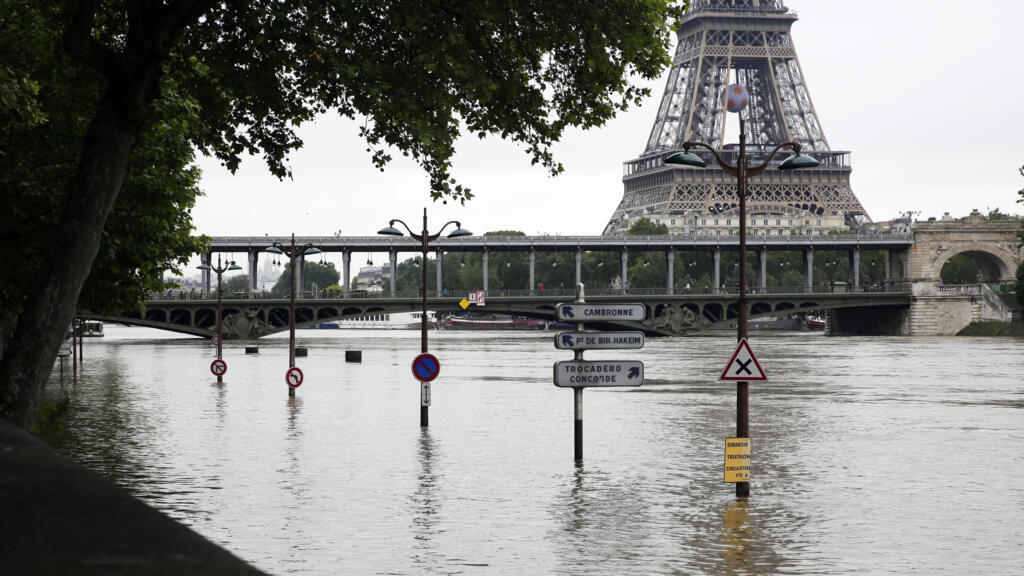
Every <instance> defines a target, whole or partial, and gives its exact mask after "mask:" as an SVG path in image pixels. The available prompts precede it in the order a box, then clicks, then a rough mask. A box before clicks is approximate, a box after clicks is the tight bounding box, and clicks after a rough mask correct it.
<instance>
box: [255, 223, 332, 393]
mask: <svg viewBox="0 0 1024 576" xmlns="http://www.w3.org/2000/svg"><path fill="white" fill-rule="evenodd" d="M264 251H265V252H270V253H271V254H283V255H285V256H287V257H288V261H289V263H290V267H291V275H292V278H291V280H292V286H291V292H290V293H289V295H288V306H289V308H288V370H289V372H291V369H292V368H294V367H295V260H296V258H298V257H299V256H307V255H310V254H319V253H320V249H319V248H316V247H315V246H313V245H312V244H309V243H306V244H303V245H302V246H295V234H294V233H293V234H292V243H291V245H290V246H285V245H283V244H281V243H280V242H274V245H273V246H271V247H269V248H266V249H265V250H264ZM299 383H301V380H300V381H299ZM288 395H289V396H295V387H294V386H288Z"/></svg>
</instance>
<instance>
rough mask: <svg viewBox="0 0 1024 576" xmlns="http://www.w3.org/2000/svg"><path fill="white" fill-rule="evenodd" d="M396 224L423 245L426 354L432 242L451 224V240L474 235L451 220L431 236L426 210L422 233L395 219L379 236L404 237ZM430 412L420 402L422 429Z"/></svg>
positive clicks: (422, 327)
mask: <svg viewBox="0 0 1024 576" xmlns="http://www.w3.org/2000/svg"><path fill="white" fill-rule="evenodd" d="M396 222H397V223H399V224H401V225H402V227H403V228H405V230H406V232H408V233H409V236H410V237H412V238H413V239H414V240H417V241H419V242H420V245H421V250H420V252H421V253H422V254H423V260H422V262H421V264H422V267H423V285H422V296H423V317H422V318H420V353H422V354H426V353H427V351H428V350H427V330H428V328H429V327H428V325H427V251H428V250H429V244H430V243H431V242H433V241H434V240H437V239H438V238H440V237H441V233H442V232H444V229H445V228H447V227H448V225H449V224H455V230H453V231H452V232H451V233H450V234H448V237H449V238H458V237H460V236H471V235H472V234H473V233H472V232H470V231H469V230H465V229H463V228H462V224H461V223H459V221H457V220H449V221H448V222H445V223H444V226H441V229H440V230H438V231H437V233H436V234H431V233H430V232H429V231H428V230H427V209H426V208H424V209H423V231H422V232H421V233H419V234H417V233H415V232H413V231H412V229H411V228H409V225H408V224H406V223H405V222H403V221H401V220H398V219H394V220H391V221H390V222H388V226H387V228H381V229H380V230H379V231H377V234H383V235H385V236H404V234H402V231H401V230H399V229H398V228H395V223H396ZM391 273H392V274H394V273H395V270H392V271H391ZM429 410H430V407H429V406H427V403H426V402H425V401H421V402H420V426H422V427H426V426H427V425H428V424H429Z"/></svg>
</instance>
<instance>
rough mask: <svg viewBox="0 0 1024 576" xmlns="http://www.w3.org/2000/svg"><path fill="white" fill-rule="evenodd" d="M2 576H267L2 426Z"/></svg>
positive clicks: (37, 442) (13, 428)
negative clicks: (68, 575)
mask: <svg viewBox="0 0 1024 576" xmlns="http://www.w3.org/2000/svg"><path fill="white" fill-rule="evenodd" d="M0 515H2V516H3V518H4V521H3V522H2V523H0V524H2V528H0V541H2V542H3V543H4V550H5V552H4V554H2V555H0V574H22V575H25V574H133V575H139V574H141V575H163V574H168V575H171V574H174V575H178V574H199V575H203V574H210V575H213V574H263V573H262V572H260V571H259V570H257V569H255V568H253V567H252V566H250V565H248V564H246V563H245V562H243V561H242V560H240V559H239V558H237V557H235V556H234V555H232V554H231V553H230V552H228V551H226V550H224V549H223V548H221V547H219V546H217V545H215V544H213V543H212V542H210V541H209V540H207V539H205V538H203V537H202V536H200V535H199V534H197V533H196V532H193V531H192V530H190V529H189V528H187V527H185V526H184V525H182V524H179V523H178V522H175V521H174V520H171V519H170V518H168V517H167V516H165V515H164V514H162V513H160V512H158V511H156V510H154V509H153V508H150V507H149V506H147V505H146V504H143V503H142V502H141V501H139V500H137V499H135V498H134V497H132V496H131V495H129V494H128V493H127V492H125V491H124V490H122V489H121V488H118V487H117V486H115V485H114V484H113V483H112V482H110V481H109V480H107V479H105V478H103V477H101V476H99V475H97V474H95V473H94V472H91V471H89V470H87V469H85V468H83V467H82V466H80V465H78V464H76V463H75V462H73V461H71V460H69V459H67V458H64V457H63V456H60V455H59V454H57V453H56V452H54V451H53V449H51V448H50V447H49V446H47V445H46V444H44V443H43V442H42V441H40V440H38V439H37V438H34V437H33V436H31V435H30V434H28V433H27V432H25V431H24V430H21V429H20V428H18V427H16V426H14V425H13V424H11V423H9V422H7V421H6V420H2V419H0Z"/></svg>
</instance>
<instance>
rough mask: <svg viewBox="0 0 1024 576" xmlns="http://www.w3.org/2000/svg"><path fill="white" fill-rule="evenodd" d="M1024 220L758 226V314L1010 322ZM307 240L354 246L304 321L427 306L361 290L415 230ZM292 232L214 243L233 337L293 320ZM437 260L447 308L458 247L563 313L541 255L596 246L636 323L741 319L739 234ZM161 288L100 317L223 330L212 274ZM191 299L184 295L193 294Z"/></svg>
mask: <svg viewBox="0 0 1024 576" xmlns="http://www.w3.org/2000/svg"><path fill="white" fill-rule="evenodd" d="M1019 226H1020V223H1019V222H1017V221H988V220H987V219H985V218H984V217H983V216H981V214H979V213H978V212H977V211H974V212H973V213H972V214H971V215H970V216H968V217H966V218H962V219H955V220H954V219H952V218H948V217H947V218H943V219H942V220H937V221H927V222H917V223H915V225H914V229H913V231H912V232H906V233H889V234H828V235H788V236H770V235H753V236H750V237H748V241H747V246H748V249H749V250H750V251H752V252H755V253H756V255H757V258H756V260H755V262H756V263H757V271H758V273H757V279H756V282H757V286H759V287H761V290H760V291H758V292H757V293H756V294H752V295H751V313H752V317H757V316H767V315H780V314H790V313H799V312H807V311H819V310H826V311H828V313H827V315H828V317H829V320H830V322H829V324H830V326H829V329H830V331H831V332H832V333H860V334H911V335H918V334H952V333H956V332H957V331H958V330H960V329H961V328H963V327H964V326H966V325H967V324H969V323H970V322H971V321H974V320H986V319H1009V318H1010V316H1011V313H1012V310H1011V308H1012V304H1011V303H1009V302H1008V300H1007V299H1006V298H1001V297H1000V295H997V294H994V293H993V292H992V290H990V289H989V288H988V287H987V286H986V284H988V283H1010V282H1012V280H1013V277H1014V273H1015V270H1016V268H1017V266H1018V265H1019V264H1020V262H1021V261H1022V258H1021V246H1019V245H1018V243H1017V237H1016V232H1017V230H1018V227H1019ZM295 240H296V242H297V243H300V244H306V243H310V244H312V245H314V246H316V247H317V248H319V249H320V250H321V251H323V252H327V253H331V252H335V253H340V254H341V255H342V262H343V266H342V278H343V283H344V292H343V295H344V297H342V298H333V299H331V298H315V297H313V296H317V295H315V294H299V298H298V300H299V305H298V309H297V310H296V323H297V324H298V325H300V326H302V325H310V324H315V323H320V322H327V321H333V320H339V319H344V318H350V317H356V316H363V315H366V314H375V313H388V312H398V311H415V310H420V307H421V306H422V302H421V300H420V295H419V294H418V293H415V294H403V293H400V292H399V291H398V290H397V287H396V278H395V275H394V274H392V275H391V278H390V287H389V289H387V290H385V292H384V293H382V294H378V295H374V296H372V297H370V296H369V295H359V294H353V293H352V291H351V286H350V285H349V282H350V279H351V277H352V270H351V257H352V254H353V253H357V252H358V253H364V252H365V253H369V254H375V253H384V254H387V255H388V257H389V260H390V263H391V270H396V269H397V261H398V255H399V253H401V252H407V253H408V252H412V253H420V252H421V250H422V247H421V245H420V244H419V243H418V242H416V241H415V240H412V239H411V238H406V237H391V236H330V237H308V236H307V237H298V238H296V239H295ZM290 241H291V239H290V238H284V237H268V236H263V237H258V236H256V237H219V238H213V239H212V241H211V243H210V250H209V252H207V253H206V254H203V255H202V259H203V261H204V262H207V263H208V262H210V259H211V254H212V253H213V252H228V253H245V254H246V255H247V260H248V266H249V280H250V289H249V293H248V294H246V295H245V299H244V301H242V300H233V299H230V298H229V300H228V301H227V305H226V306H225V309H224V324H225V329H226V332H227V334H229V336H230V337H236V338H256V337H260V336H263V335H266V334H271V333H274V332H277V331H279V330H283V329H286V328H287V326H288V314H289V312H288V310H289V308H288V305H287V301H286V300H285V299H284V298H283V296H282V295H280V294H276V295H275V294H268V293H262V292H260V291H259V290H257V286H256V278H257V270H258V268H259V262H260V260H259V259H260V257H261V256H263V257H264V258H267V257H270V256H271V255H270V254H264V251H265V250H266V248H268V247H270V246H272V245H273V243H275V242H279V243H282V244H286V243H289V242H290ZM429 248H430V250H431V255H433V257H434V261H435V263H434V265H435V266H436V286H435V287H434V289H433V290H430V291H429V292H428V297H429V307H430V309H431V310H435V311H437V312H439V313H445V312H448V311H453V312H454V311H459V310H460V309H459V308H458V302H459V300H461V298H462V295H457V296H456V295H452V296H448V293H447V291H446V290H445V289H444V279H443V275H442V262H443V259H444V258H445V256H446V255H452V254H458V253H466V252H474V253H479V254H480V256H481V262H482V267H483V270H482V272H483V273H482V277H481V279H480V287H481V288H482V289H483V290H484V292H485V293H486V297H487V311H489V312H495V313H502V312H503V313H511V314H519V315H523V316H532V317H537V318H548V319H551V318H553V309H554V306H555V304H556V303H558V302H565V301H568V300H569V299H571V298H572V294H570V293H569V291H566V293H560V292H558V291H555V290H550V289H549V290H547V291H543V292H542V291H541V290H540V289H539V286H537V285H536V283H535V267H536V255H537V253H538V252H555V253H565V254H567V255H571V256H572V258H573V260H574V261H575V282H576V283H579V282H582V281H584V274H583V272H584V271H583V268H582V263H583V255H584V253H586V252H617V253H618V254H619V260H620V264H621V271H620V273H619V278H620V280H621V281H620V282H619V287H618V288H617V289H615V290H594V289H593V287H588V290H587V294H588V299H591V298H593V299H594V301H595V302H616V301H626V300H628V301H640V302H643V303H644V304H645V305H646V306H648V308H649V310H648V311H649V313H650V314H649V318H648V320H647V321H646V322H645V323H644V325H643V326H632V328H639V329H643V330H645V331H647V332H648V333H652V334H684V333H687V332H691V331H693V330H699V329H703V328H711V327H715V326H718V325H721V324H727V323H728V322H729V321H730V320H734V319H735V316H736V315H735V306H736V304H735V301H736V296H735V293H733V294H732V295H730V294H728V293H725V292H722V291H720V290H718V289H717V288H716V287H721V285H722V284H721V279H722V273H721V262H722V254H723V252H726V251H736V250H738V238H737V237H736V236H728V235H725V236H718V235H715V236H712V235H707V234H691V235H667V236H546V235H545V236H469V237H460V238H440V239H438V240H436V241H435V242H433V243H431V244H430V247H429ZM826 250H829V251H836V250H838V251H845V252H846V253H847V254H848V257H847V262H846V265H847V266H848V268H849V270H848V275H847V277H848V278H849V279H850V280H851V282H850V283H849V286H844V287H837V288H839V291H833V289H832V288H830V287H828V286H820V285H819V286H815V283H814V277H813V275H814V256H815V252H820V251H826ZM868 250H871V251H882V252H883V253H884V255H885V264H884V267H885V278H884V280H883V281H882V282H879V283H878V284H873V285H872V286H870V287H868V286H864V285H862V283H861V281H860V278H861V274H860V270H861V252H862V251H868ZM770 251H789V252H792V251H796V252H799V253H801V254H802V261H803V266H802V271H803V279H804V282H803V284H802V285H800V286H790V287H785V288H779V287H775V288H772V289H771V290H770V291H768V290H766V289H765V288H764V287H765V286H767V284H768V283H767V281H766V279H767V265H766V263H767V255H768V253H769V252H770ZM511 252H525V253H527V254H528V255H529V275H528V280H527V283H526V285H525V286H521V287H510V288H517V289H515V290H498V291H495V290H493V289H491V287H490V286H488V261H489V255H490V254H493V253H499V254H504V253H511ZM638 252H641V253H650V252H662V253H663V254H664V258H665V264H666V266H665V271H666V273H665V284H664V287H663V288H661V289H656V290H644V291H637V290H630V288H629V286H630V284H629V277H628V273H629V270H628V263H629V258H630V254H631V253H638ZM690 252H692V253H694V254H696V253H697V252H702V253H709V254H711V255H712V262H713V268H712V282H711V289H710V290H708V291H707V293H697V292H696V291H690V292H687V293H679V292H680V290H679V288H677V287H676V286H675V270H674V263H675V262H676V259H677V258H676V255H677V254H679V253H690ZM957 254H966V255H968V256H970V257H971V258H973V259H974V260H975V261H976V262H978V263H979V267H980V274H981V277H979V278H978V281H979V283H978V284H977V285H972V286H957V287H949V286H941V281H940V279H939V273H940V271H941V270H942V266H943V265H944V264H945V263H946V262H947V261H948V260H949V259H950V258H952V257H953V256H955V255H957ZM295 273H296V276H297V280H298V285H299V286H301V285H302V283H301V276H302V258H301V257H300V258H299V259H298V260H297V262H296V271H295ZM170 296H171V294H165V295H159V296H154V297H153V298H151V299H150V300H149V301H148V302H147V303H146V307H145V312H143V313H139V312H131V313H125V314H123V315H118V316H116V317H109V318H103V317H96V316H91V317H95V318H97V319H100V320H109V321H112V322H124V323H133V324H141V325H147V326H153V327H157V328H162V329H167V330H175V331H179V332H184V333H188V334H197V335H204V336H207V335H210V334H212V330H214V329H215V327H216V301H215V299H214V297H213V296H211V290H210V274H209V272H208V271H204V273H203V289H202V290H201V293H200V294H199V295H198V297H196V298H192V297H191V296H192V295H191V294H185V293H179V294H178V296H179V299H177V300H175V299H172V298H170ZM186 296H187V297H189V299H188V300H184V299H183V298H184V297H186Z"/></svg>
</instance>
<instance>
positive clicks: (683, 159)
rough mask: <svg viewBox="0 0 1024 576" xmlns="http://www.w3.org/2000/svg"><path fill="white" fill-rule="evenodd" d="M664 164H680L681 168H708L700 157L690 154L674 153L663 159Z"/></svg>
mask: <svg viewBox="0 0 1024 576" xmlns="http://www.w3.org/2000/svg"><path fill="white" fill-rule="evenodd" d="M665 164H681V165H683V166H693V167H694V168H707V167H708V164H707V162H705V161H703V160H701V158H700V156H697V155H696V154H693V153H690V152H676V153H675V154H673V155H671V156H669V157H668V158H665Z"/></svg>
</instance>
